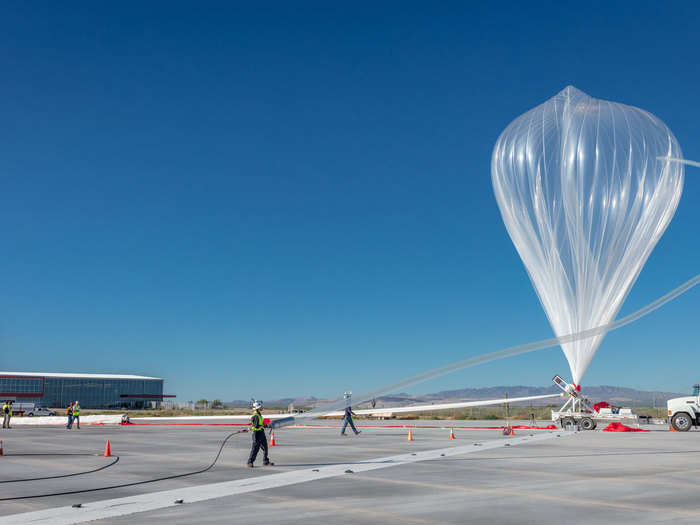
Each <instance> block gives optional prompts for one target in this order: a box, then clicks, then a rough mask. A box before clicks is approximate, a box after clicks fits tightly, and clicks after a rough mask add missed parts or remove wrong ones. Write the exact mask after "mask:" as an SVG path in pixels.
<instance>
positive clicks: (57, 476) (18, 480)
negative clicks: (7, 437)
mask: <svg viewBox="0 0 700 525" xmlns="http://www.w3.org/2000/svg"><path fill="white" fill-rule="evenodd" d="M7 455H8V456H98V457H102V456H100V455H99V454H75V453H67V454H60V453H59V454H7ZM118 461H119V456H114V461H112V462H111V463H109V464H107V465H103V466H101V467H98V468H95V469H92V470H84V471H82V472H73V473H71V474H58V475H56V476H42V477H39V478H25V479H7V480H0V483H20V482H22V481H42V480H45V479H57V478H70V477H73V476H82V475H83V474H92V473H93V472H99V471H100V470H104V469H106V468H109V467H111V466H112V465H115V464H116V463H117V462H118Z"/></svg>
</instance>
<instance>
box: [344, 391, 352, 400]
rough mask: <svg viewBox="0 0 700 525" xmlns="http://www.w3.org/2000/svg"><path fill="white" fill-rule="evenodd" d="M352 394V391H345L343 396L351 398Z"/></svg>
mask: <svg viewBox="0 0 700 525" xmlns="http://www.w3.org/2000/svg"><path fill="white" fill-rule="evenodd" d="M351 395H352V392H345V393H344V394H343V397H344V398H345V399H350V396H351Z"/></svg>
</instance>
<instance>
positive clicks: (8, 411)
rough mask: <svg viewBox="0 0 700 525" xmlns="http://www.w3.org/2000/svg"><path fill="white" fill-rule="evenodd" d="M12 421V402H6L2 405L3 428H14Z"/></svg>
mask: <svg viewBox="0 0 700 525" xmlns="http://www.w3.org/2000/svg"><path fill="white" fill-rule="evenodd" d="M10 419H12V401H5V404H4V405H2V428H12V427H11V426H10Z"/></svg>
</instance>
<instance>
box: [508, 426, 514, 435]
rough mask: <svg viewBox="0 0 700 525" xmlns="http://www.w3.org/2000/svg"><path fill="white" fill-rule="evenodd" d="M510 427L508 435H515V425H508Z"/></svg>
mask: <svg viewBox="0 0 700 525" xmlns="http://www.w3.org/2000/svg"><path fill="white" fill-rule="evenodd" d="M508 429H509V432H508V435H509V436H514V435H515V430H513V427H508Z"/></svg>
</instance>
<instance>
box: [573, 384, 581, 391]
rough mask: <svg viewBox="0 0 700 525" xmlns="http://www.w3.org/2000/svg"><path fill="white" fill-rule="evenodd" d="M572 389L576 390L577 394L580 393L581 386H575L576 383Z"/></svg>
mask: <svg viewBox="0 0 700 525" xmlns="http://www.w3.org/2000/svg"><path fill="white" fill-rule="evenodd" d="M574 388H575V389H576V391H577V392H580V391H581V385H577V384H576V383H574Z"/></svg>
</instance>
